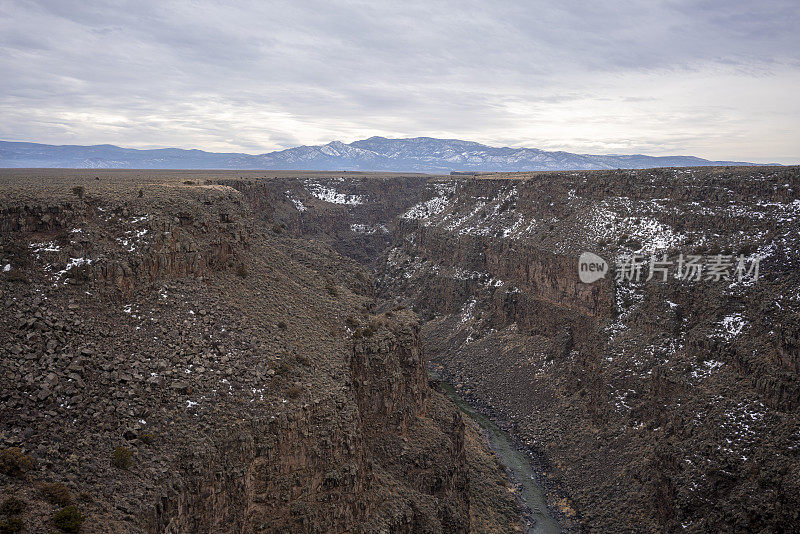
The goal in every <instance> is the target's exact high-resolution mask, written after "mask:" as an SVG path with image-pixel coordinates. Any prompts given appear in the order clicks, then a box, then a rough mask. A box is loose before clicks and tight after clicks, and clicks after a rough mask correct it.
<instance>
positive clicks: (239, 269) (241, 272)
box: [236, 263, 250, 278]
mask: <svg viewBox="0 0 800 534" xmlns="http://www.w3.org/2000/svg"><path fill="white" fill-rule="evenodd" d="M236 274H237V275H238V276H239V278H247V275H248V274H250V273H249V272H248V271H247V265H245V264H244V263H240V264H239V265H237V266H236Z"/></svg>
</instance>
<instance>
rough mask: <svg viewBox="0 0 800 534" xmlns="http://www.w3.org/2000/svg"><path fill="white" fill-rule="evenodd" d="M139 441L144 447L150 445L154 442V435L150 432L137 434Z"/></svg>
mask: <svg viewBox="0 0 800 534" xmlns="http://www.w3.org/2000/svg"><path fill="white" fill-rule="evenodd" d="M139 439H140V440H141V442H142V443H144V444H145V445H152V444H153V443H155V442H156V435H155V434H154V433H152V432H142V433H141V434H139Z"/></svg>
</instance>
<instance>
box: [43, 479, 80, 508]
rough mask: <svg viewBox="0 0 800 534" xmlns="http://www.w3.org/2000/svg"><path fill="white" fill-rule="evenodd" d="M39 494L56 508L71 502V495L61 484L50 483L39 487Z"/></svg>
mask: <svg viewBox="0 0 800 534" xmlns="http://www.w3.org/2000/svg"><path fill="white" fill-rule="evenodd" d="M39 493H41V494H42V497H44V500H46V501H47V502H49V503H51V504H57V505H58V506H67V505H68V504H70V503H71V502H72V493H70V491H69V488H68V487H66V486H65V485H64V484H62V483H61V482H51V483H46V484H42V485H41V486H39Z"/></svg>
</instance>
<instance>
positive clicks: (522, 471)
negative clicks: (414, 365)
mask: <svg viewBox="0 0 800 534" xmlns="http://www.w3.org/2000/svg"><path fill="white" fill-rule="evenodd" d="M430 374H431V376H432V377H433V378H435V379H437V380H441V384H442V390H443V391H444V392H445V394H446V395H447V396H448V397H450V399H452V401H453V402H455V403H456V405H457V406H458V407H459V408H460V409H461V411H462V412H464V413H465V414H466V415H467V416H468V417H469V418H470V419H472V420H473V421H475V422H476V423H477V424H478V425H479V426H480V427H481V428H482V429H483V430H484V432H485V434H486V436H487V437H488V440H489V445H490V446H491V448H492V450H494V452H495V454H496V455H497V457H498V458H499V459H500V461H501V462H502V463H503V465H504V466H505V467H506V469H507V470H508V471H509V472H510V475H511V479H512V482H515V483H516V484H517V487H518V488H519V491H518V495H519V497H520V498H521V499H522V501H523V503H524V504H525V506H526V507H527V508H528V509H529V511H530V513H529V514H527V515H528V517H527V519H532V520H533V525H531V526H530V527H529V528H528V530H527V532H528V534H558V533H560V532H562V529H561V527H560V526H559V524H558V522H557V521H556V520H555V519H554V518H553V517H552V516H551V515H550V513H549V511H548V509H547V499H546V497H545V492H544V490H543V489H542V488H541V486H539V484H538V483H537V478H536V474H535V473H534V471H533V468H532V467H531V462H530V459H529V458H528V456H527V455H526V454H525V453H524V452H522V451H519V450H517V447H516V446H515V445H514V441H513V440H512V439H511V436H510V435H509V434H508V433H507V432H506V431H504V430H503V429H501V428H500V427H499V426H497V425H496V424H495V423H494V422H493V421H492V420H491V419H489V418H488V417H486V416H485V415H483V414H482V413H480V412H479V411H478V410H476V409H475V408H473V407H472V406H471V405H470V404H469V403H468V402H466V401H465V400H464V399H462V398H461V397H460V396H459V394H458V392H457V391H456V389H455V388H454V387H453V385H452V384H450V383H449V382H446V381H444V380H442V379H441V377H440V376H438V374H437V373H434V372H431V373H430Z"/></svg>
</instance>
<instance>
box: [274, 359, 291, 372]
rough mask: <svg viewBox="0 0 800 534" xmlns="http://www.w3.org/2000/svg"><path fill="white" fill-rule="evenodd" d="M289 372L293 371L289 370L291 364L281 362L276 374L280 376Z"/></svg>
mask: <svg viewBox="0 0 800 534" xmlns="http://www.w3.org/2000/svg"><path fill="white" fill-rule="evenodd" d="M289 371H291V369H290V368H289V364H288V363H286V362H284V361H281V362H280V363H279V364H277V365H276V366H275V372H276V373H278V374H279V375H285V374H286V373H288V372H289Z"/></svg>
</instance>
